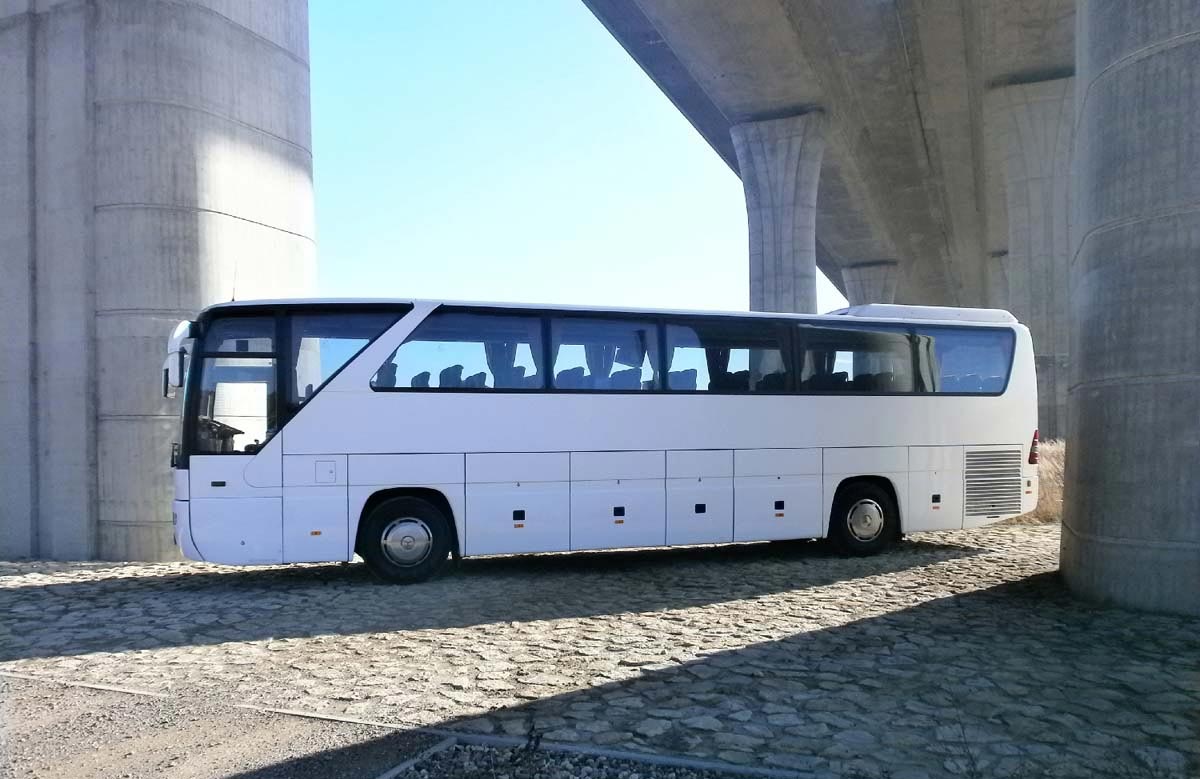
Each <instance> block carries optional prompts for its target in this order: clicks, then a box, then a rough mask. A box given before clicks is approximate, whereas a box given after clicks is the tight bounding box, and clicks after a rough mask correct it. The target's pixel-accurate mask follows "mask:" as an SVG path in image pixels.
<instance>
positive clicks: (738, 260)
mask: <svg viewBox="0 0 1200 779" xmlns="http://www.w3.org/2000/svg"><path fill="white" fill-rule="evenodd" d="M309 21H310V35H311V61H312V110H313V156H314V175H315V179H316V208H317V252H318V258H319V267H320V293H321V294H323V295H329V296H339V297H340V296H378V297H389V296H395V297H402V296H415V297H432V298H456V299H471V300H512V301H522V302H532V303H583V304H600V305H618V306H619V305H631V306H650V307H673V308H723V309H745V308H746V307H747V305H748V302H749V293H748V289H747V286H748V282H747V277H748V271H747V260H746V254H747V250H746V212H745V205H744V201H743V197H742V188H741V182H740V181H739V180H738V179H737V177H736V176H735V175H734V174H733V173H732V172H731V171H730V170H729V168H728V166H726V165H725V163H724V162H723V161H722V160H721V159H720V157H718V156H717V155H716V153H715V152H713V150H712V149H711V147H709V146H708V144H707V143H706V142H705V141H704V139H703V138H701V137H700V135H699V134H698V133H697V132H696V131H695V130H694V129H692V126H691V125H690V124H688V122H687V120H685V119H684V118H683V116H682V115H681V114H680V113H679V112H678V111H677V110H676V109H675V107H674V106H672V105H671V103H670V101H668V100H667V99H666V98H665V97H664V96H663V94H662V93H661V92H660V91H659V90H658V88H657V87H656V86H655V85H654V84H653V82H651V81H650V79H649V78H647V77H646V75H645V74H644V73H643V72H642V71H641V69H640V68H639V67H638V66H637V65H636V64H635V63H634V62H633V60H631V59H630V58H629V56H628V55H627V54H626V53H625V51H624V50H623V49H622V48H621V47H620V45H618V44H617V43H616V41H615V40H613V39H612V37H611V36H610V35H609V34H608V32H607V31H606V30H605V29H604V27H603V26H601V25H600V23H599V22H597V21H596V19H595V17H593V16H592V15H591V13H590V12H589V11H588V10H587V9H586V8H585V7H584V5H583V4H582V3H581V2H579V0H506V1H505V2H503V3H496V2H489V1H486V0H441V1H440V2H436V3H422V2H397V1H395V0H356V1H355V2H353V3H346V2H339V0H311V3H310V20H309ZM819 298H820V300H819V305H820V308H821V310H823V311H824V310H827V309H830V308H834V307H836V306H839V305H843V304H844V303H843V301H842V300H841V299H840V296H839V295H838V294H837V291H836V290H834V289H833V287H832V285H830V284H829V283H828V282H826V281H825V280H824V279H821V285H820V288H819Z"/></svg>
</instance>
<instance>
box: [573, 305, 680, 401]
mask: <svg viewBox="0 0 1200 779" xmlns="http://www.w3.org/2000/svg"><path fill="white" fill-rule="evenodd" d="M550 333H551V341H550V343H551V359H552V360H553V363H554V366H553V373H552V375H553V376H554V387H555V389H573V390H593V391H596V392H610V391H624V392H641V391H644V390H653V389H657V388H658V386H659V384H660V382H659V377H658V373H657V369H656V366H655V363H656V359H655V358H656V356H657V354H658V326H657V325H656V324H654V323H653V322H642V321H637V320H633V319H626V318H613V319H601V318H594V317H572V316H557V317H555V318H554V319H552V320H551V321H550Z"/></svg>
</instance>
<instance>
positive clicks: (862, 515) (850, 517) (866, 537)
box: [846, 498, 884, 541]
mask: <svg viewBox="0 0 1200 779" xmlns="http://www.w3.org/2000/svg"><path fill="white" fill-rule="evenodd" d="M883 524H884V520H883V507H882V506H880V505H879V504H878V503H876V502H875V501H873V500H868V499H866V498H864V499H863V500H860V501H857V502H856V503H855V504H854V505H853V506H851V507H850V511H848V512H847V513H846V527H847V528H848V529H849V530H850V535H852V536H854V538H855V539H856V540H858V541H874V540H875V539H876V538H879V534H880V533H882V532H883Z"/></svg>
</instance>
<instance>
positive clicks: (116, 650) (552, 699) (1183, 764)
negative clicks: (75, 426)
mask: <svg viewBox="0 0 1200 779" xmlns="http://www.w3.org/2000/svg"><path fill="white" fill-rule="evenodd" d="M1057 552H1058V532H1057V528H1055V527H1046V526H1041V527H1021V526H1002V527H993V528H986V529H981V530H974V531H962V532H955V533H945V534H924V535H920V536H915V537H914V538H913V539H912V540H909V541H907V542H905V543H904V544H902V545H900V546H899V547H898V548H896V549H895V550H893V551H891V552H889V553H887V554H885V555H882V556H879V557H874V558H867V559H842V558H839V557H837V556H834V555H832V554H830V553H829V552H828V551H826V549H825V547H824V546H823V545H819V544H813V543H796V544H790V543H789V544H770V545H756V546H738V547H727V548H703V549H687V550H667V551H652V552H636V553H606V554H590V555H575V556H553V557H540V558H527V559H494V560H478V561H465V562H464V563H463V564H462V566H461V568H460V570H458V571H457V572H455V573H453V574H451V575H448V576H446V577H443V578H441V579H439V580H437V581H433V582H429V583H426V584H422V585H418V586H412V587H394V586H386V585H381V584H376V583H374V582H373V581H372V580H371V579H370V577H369V576H368V575H367V573H366V572H365V571H364V570H362V568H361V566H301V567H291V568H270V569H231V568H223V567H219V566H210V565H202V564H190V563H189V564H184V563H178V564H162V565H113V566H98V565H94V564H87V565H67V564H45V563H20V564H0V614H3V615H4V618H3V619H0V671H10V672H19V673H22V674H28V675H34V676H41V677H48V678H54V679H59V680H71V681H81V682H88V683H100V684H110V685H122V686H127V687H133V688H139V689H144V690H150V691H159V692H167V693H170V694H172V695H179V696H220V697H221V698H222V699H224V700H230V701H236V702H245V703H251V704H256V705H261V706H269V707H279V708H286V709H292V710H303V711H309V712H317V713H322V714H328V715H340V716H348V717H355V718H361V719H364V720H370V721H377V722H386V723H392V724H396V725H400V726H439V727H450V728H459V729H469V730H472V731H475V732H483V733H493V734H497V735H503V734H509V735H516V736H525V735H526V734H528V733H530V732H531V731H532V732H534V733H536V734H537V735H540V736H541V737H542V738H543V739H545V740H548V741H565V742H579V743H588V744H592V745H597V746H604V747H609V748H617V749H629V750H636V751H641V752H654V753H671V754H680V755H689V756H695V757H702V758H706V759H714V760H721V761H726V762H730V763H737V764H745V765H751V766H761V767H776V768H790V769H796V770H798V771H801V772H806V773H813V774H816V775H841V776H846V775H860V776H872V777H873V776H884V775H887V776H890V777H893V779H901V778H902V777H918V776H947V775H965V776H1043V775H1048V776H1061V777H1070V776H1081V777H1082V776H1112V777H1132V776H1147V777H1185V776H1200V620H1194V619H1193V620H1189V619H1185V618H1176V617H1167V616H1150V615H1142V614H1134V613H1130V612H1125V611H1120V610H1116V609H1103V608H1098V607H1093V606H1089V605H1087V604H1084V603H1081V602H1079V601H1076V600H1073V599H1072V598H1071V597H1070V596H1068V595H1067V594H1066V593H1065V591H1064V590H1063V587H1062V585H1061V583H1060V581H1059V579H1058V577H1057V575H1056V574H1055V573H1054V571H1055V568H1056V566H1057Z"/></svg>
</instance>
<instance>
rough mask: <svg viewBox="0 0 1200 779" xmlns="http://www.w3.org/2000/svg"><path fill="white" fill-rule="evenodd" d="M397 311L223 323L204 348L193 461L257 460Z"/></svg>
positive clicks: (210, 330) (214, 326)
mask: <svg viewBox="0 0 1200 779" xmlns="http://www.w3.org/2000/svg"><path fill="white" fill-rule="evenodd" d="M399 317H400V312H397V311H379V312H374V311H372V312H361V313H344V312H325V313H321V312H304V311H298V312H296V313H288V314H285V315H273V314H272V315H249V316H245V315H243V316H236V315H234V316H224V317H220V318H213V319H210V320H209V321H208V324H207V327H206V328H205V332H204V335H203V337H202V338H201V340H200V342H199V345H198V356H197V359H196V361H195V366H196V367H197V368H198V369H199V376H198V378H197V379H196V385H195V386H196V390H197V391H196V398H195V401H194V404H195V405H194V410H193V412H192V413H193V415H194V416H193V418H194V419H195V426H194V431H195V432H194V434H193V436H192V442H193V445H192V446H191V447H190V449H191V453H193V454H253V453H255V452H257V451H258V450H259V449H261V448H262V447H263V446H264V445H265V444H266V443H267V442H268V441H269V440H271V438H272V437H273V436H274V435H275V433H276V432H277V431H278V430H279V428H280V427H281V426H282V424H283V422H285V421H286V420H287V418H289V417H290V416H291V415H292V414H294V413H295V412H296V411H297V410H298V409H299V408H300V407H301V406H302V405H304V404H305V403H307V402H308V401H309V400H310V399H311V398H312V397H313V396H314V395H315V394H316V393H317V391H319V390H320V388H321V387H322V386H323V385H324V384H325V383H326V382H327V381H328V380H329V379H330V378H332V377H333V375H334V374H335V373H337V372H338V371H339V370H340V369H341V368H342V366H344V365H345V364H346V363H347V362H349V361H350V360H351V359H352V358H353V357H354V356H355V355H356V354H358V353H359V352H360V351H361V350H362V349H363V348H365V347H366V346H367V344H369V343H370V342H371V341H372V340H374V339H375V338H377V337H378V336H379V335H380V334H381V333H383V332H384V331H385V330H387V329H388V328H389V327H391V325H392V324H394V323H395V322H396V320H397V319H398V318H399Z"/></svg>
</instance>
